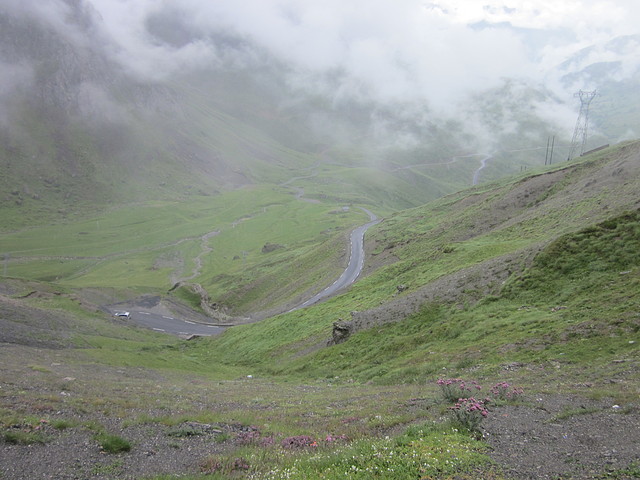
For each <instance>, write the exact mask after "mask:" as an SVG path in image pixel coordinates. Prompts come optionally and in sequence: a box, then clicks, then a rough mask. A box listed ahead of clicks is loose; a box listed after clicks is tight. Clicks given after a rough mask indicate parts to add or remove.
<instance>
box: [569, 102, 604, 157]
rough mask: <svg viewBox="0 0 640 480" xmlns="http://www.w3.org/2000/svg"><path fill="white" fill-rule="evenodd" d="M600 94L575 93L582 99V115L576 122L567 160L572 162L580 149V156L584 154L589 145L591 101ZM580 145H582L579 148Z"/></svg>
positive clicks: (580, 114)
mask: <svg viewBox="0 0 640 480" xmlns="http://www.w3.org/2000/svg"><path fill="white" fill-rule="evenodd" d="M597 94H598V92H597V91H596V90H593V91H591V92H585V91H584V90H580V91H579V92H577V93H575V94H574V95H573V96H574V97H579V98H580V113H579V114H578V121H577V122H576V128H575V129H574V130H573V137H572V138H571V148H570V149H569V156H568V157H567V160H571V159H572V158H573V156H574V154H575V152H576V150H578V148H580V155H582V154H583V153H584V147H585V145H586V144H587V129H588V127H589V104H591V100H593V97H595V96H596V95H597ZM578 144H579V145H580V146H579V147H578Z"/></svg>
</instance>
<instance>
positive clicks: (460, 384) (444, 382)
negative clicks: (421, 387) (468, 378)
mask: <svg viewBox="0 0 640 480" xmlns="http://www.w3.org/2000/svg"><path fill="white" fill-rule="evenodd" d="M437 383H438V385H439V386H440V390H441V391H442V396H443V397H444V399H445V400H446V401H447V402H455V401H457V400H458V399H459V398H465V397H468V396H469V393H468V392H471V391H473V390H476V391H479V390H481V389H482V387H481V386H480V385H478V383H477V382H475V381H472V382H465V381H464V380H462V379H461V378H440V379H438V381H437Z"/></svg>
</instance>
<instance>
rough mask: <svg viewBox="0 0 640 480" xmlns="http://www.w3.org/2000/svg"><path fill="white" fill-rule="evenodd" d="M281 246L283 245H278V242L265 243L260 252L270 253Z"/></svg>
mask: <svg viewBox="0 0 640 480" xmlns="http://www.w3.org/2000/svg"><path fill="white" fill-rule="evenodd" d="M281 248H284V245H280V244H278V243H266V244H265V245H264V246H263V247H262V253H271V252H274V251H276V250H279V249H281Z"/></svg>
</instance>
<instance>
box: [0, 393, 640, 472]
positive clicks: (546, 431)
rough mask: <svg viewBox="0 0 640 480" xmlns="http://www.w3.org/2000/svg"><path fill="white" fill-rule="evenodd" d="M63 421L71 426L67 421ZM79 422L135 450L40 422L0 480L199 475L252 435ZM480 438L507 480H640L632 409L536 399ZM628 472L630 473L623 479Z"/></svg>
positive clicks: (10, 454)
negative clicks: (105, 447)
mask: <svg viewBox="0 0 640 480" xmlns="http://www.w3.org/2000/svg"><path fill="white" fill-rule="evenodd" d="M151 413H153V412H150V414H151ZM61 416H64V418H65V419H68V418H69V415H68V414H62V413H61ZM55 417H56V415H55V414H54V415H50V418H53V419H55ZM77 420H79V421H82V422H90V421H96V422H99V423H100V424H101V425H103V426H105V427H106V429H107V430H108V431H110V432H117V433H118V434H119V435H121V436H122V437H123V438H126V439H127V440H129V441H130V442H131V444H132V449H131V450H130V451H129V452H123V453H118V454H107V453H105V452H104V451H102V449H101V448H100V446H99V445H98V443H97V442H96V440H95V438H94V437H93V434H92V432H90V431H88V430H87V429H86V428H77V427H73V428H69V429H64V430H58V429H55V428H53V426H51V425H50V424H49V422H46V423H45V422H43V423H42V424H41V425H40V426H38V427H36V428H38V429H40V430H41V431H42V433H44V434H45V435H47V436H49V437H50V439H49V440H48V441H47V442H46V443H43V444H34V445H29V446H26V445H13V444H9V443H7V442H0V478H2V479H15V480H20V479H25V480H27V479H60V480H63V479H139V478H144V477H149V476H152V475H159V474H169V473H172V474H188V473H198V472H200V466H201V465H202V462H203V461H204V460H205V459H206V458H209V457H211V456H212V455H216V454H223V453H224V452H229V451H232V450H233V449H234V448H236V447H237V446H238V443H237V440H236V439H237V438H239V436H238V434H239V433H240V432H242V431H247V429H250V427H243V426H241V425H220V424H216V425H206V424H199V423H196V422H186V423H184V424H181V425H177V426H171V427H170V426H165V425H161V424H158V423H149V424H138V425H127V424H126V422H123V421H122V420H120V419H117V418H113V417H100V416H99V417H96V416H95V415H92V416H84V417H82V416H79V417H78V418H77ZM14 428H16V429H20V428H25V426H20V425H16V426H15V427H14ZM483 437H484V440H485V441H486V442H487V444H488V445H489V446H490V456H491V457H492V459H493V460H495V462H496V463H497V464H499V465H500V466H501V467H502V468H503V469H504V473H505V476H506V477H507V478H513V479H566V478H571V479H603V478H616V479H627V478H629V479H631V478H640V476H639V474H640V470H639V468H640V464H637V463H636V462H639V461H640V412H639V411H638V408H637V407H625V408H623V407H618V406H616V405H612V404H611V403H610V402H606V401H599V402H595V401H589V400H586V399H584V398H578V397H572V396H562V395H545V396H538V397H534V398H528V399H526V400H525V402H524V404H523V405H517V406H513V405H509V406H502V407H498V408H494V409H492V410H491V414H490V417H489V418H488V419H487V420H486V422H485V423H484V424H483ZM634 464H635V466H634ZM630 467H632V468H631V469H630ZM625 469H628V470H629V473H627V474H621V473H620V471H624V470H625ZM612 472H615V474H613V473H612Z"/></svg>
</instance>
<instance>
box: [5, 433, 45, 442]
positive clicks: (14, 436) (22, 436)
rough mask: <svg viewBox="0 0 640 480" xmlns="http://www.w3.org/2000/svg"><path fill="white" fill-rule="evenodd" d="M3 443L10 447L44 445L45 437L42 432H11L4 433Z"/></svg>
mask: <svg viewBox="0 0 640 480" xmlns="http://www.w3.org/2000/svg"><path fill="white" fill-rule="evenodd" d="M4 441H5V442H7V443H10V444H12V445H34V444H36V443H46V441H47V437H46V436H45V435H44V434H43V433H42V432H24V431H22V430H15V431H14V430H11V431H8V432H5V433H4Z"/></svg>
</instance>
